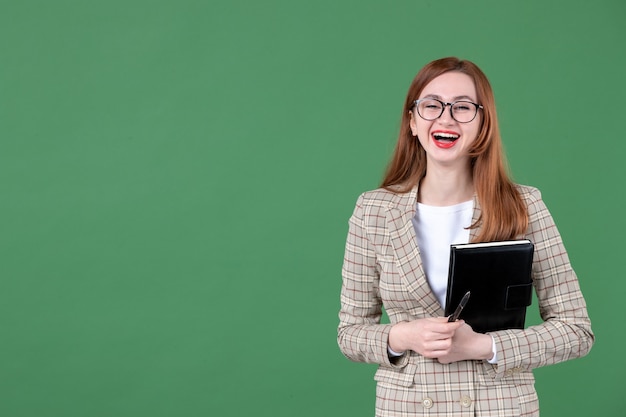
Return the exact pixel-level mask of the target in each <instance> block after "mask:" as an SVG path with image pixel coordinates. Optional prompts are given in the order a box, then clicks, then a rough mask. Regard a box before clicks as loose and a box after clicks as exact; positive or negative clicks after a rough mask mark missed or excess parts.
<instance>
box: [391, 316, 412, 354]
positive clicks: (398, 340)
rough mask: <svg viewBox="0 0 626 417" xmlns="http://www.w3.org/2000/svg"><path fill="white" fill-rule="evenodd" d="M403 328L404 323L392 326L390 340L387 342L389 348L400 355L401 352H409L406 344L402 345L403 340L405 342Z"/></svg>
mask: <svg viewBox="0 0 626 417" xmlns="http://www.w3.org/2000/svg"><path fill="white" fill-rule="evenodd" d="M402 327H403V322H400V323H396V324H394V325H393V326H391V330H390V331H389V338H388V340H387V346H388V347H389V349H391V350H392V351H393V352H398V353H400V352H404V351H406V350H407V349H406V347H405V346H404V344H403V343H402V340H403V337H402Z"/></svg>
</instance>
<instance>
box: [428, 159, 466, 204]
mask: <svg viewBox="0 0 626 417" xmlns="http://www.w3.org/2000/svg"><path fill="white" fill-rule="evenodd" d="M473 196H474V182H473V181H472V174H471V170H470V169H469V168H463V169H454V168H445V169H442V168H441V167H436V166H435V167H432V166H429V167H428V169H427V171H426V176H425V177H424V178H422V181H421V182H420V186H419V195H418V197H417V201H419V202H420V203H422V204H428V205H431V206H452V205H455V204H459V203H463V202H465V201H469V200H471V199H472V198H473Z"/></svg>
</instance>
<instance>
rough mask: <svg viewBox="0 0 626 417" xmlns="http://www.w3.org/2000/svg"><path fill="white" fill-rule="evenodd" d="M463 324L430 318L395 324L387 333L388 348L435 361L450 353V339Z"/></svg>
mask: <svg viewBox="0 0 626 417" xmlns="http://www.w3.org/2000/svg"><path fill="white" fill-rule="evenodd" d="M464 323H465V322H464V321H463V320H457V321H454V322H448V318H447V317H431V318H426V319H417V320H413V321H403V322H400V323H396V324H395V325H394V326H393V327H392V328H391V331H390V332H389V342H388V343H389V347H390V348H391V350H393V351H394V352H405V351H407V350H412V351H414V352H417V353H419V354H420V355H422V356H424V357H426V358H432V359H436V358H439V357H440V356H445V355H447V354H449V353H450V349H451V348H452V337H453V336H454V333H455V332H456V330H457V329H458V328H459V327H461V326H462V325H463V324H464Z"/></svg>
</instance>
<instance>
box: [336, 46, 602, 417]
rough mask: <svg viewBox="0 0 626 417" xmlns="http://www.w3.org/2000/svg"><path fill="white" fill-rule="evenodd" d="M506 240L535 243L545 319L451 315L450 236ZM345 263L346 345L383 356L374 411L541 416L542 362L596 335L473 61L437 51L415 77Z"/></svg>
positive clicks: (564, 356)
mask: <svg viewBox="0 0 626 417" xmlns="http://www.w3.org/2000/svg"><path fill="white" fill-rule="evenodd" d="M509 239H529V240H531V241H532V242H533V243H534V245H535V253H534V260H533V283H534V287H535V292H536V294H537V298H538V301H539V311H540V313H541V317H542V318H543V320H544V321H543V323H542V324H540V325H537V326H532V327H529V328H527V329H525V330H502V331H496V332H491V333H488V334H481V333H476V332H474V331H473V330H472V328H471V327H470V326H469V325H468V324H467V323H465V322H463V320H459V321H456V322H451V323H449V322H448V320H447V319H446V318H445V317H443V315H444V313H443V311H444V310H443V306H444V302H445V296H446V286H447V273H448V259H449V247H450V244H452V243H468V242H487V241H499V240H509ZM342 272H343V286H342V290H341V311H340V313H339V318H340V323H339V329H338V342H339V346H340V348H341V351H342V352H343V354H344V355H346V357H348V358H349V359H351V360H354V361H359V362H367V363H377V364H379V365H380V366H379V368H378V371H377V372H376V376H375V379H376V381H377V388H376V415H377V416H405V417H406V416H414V415H415V416H417V415H429V416H487V415H489V416H499V417H503V416H537V415H539V404H538V400H537V394H536V391H535V388H534V378H533V374H532V369H534V368H537V367H540V366H545V365H549V364H553V363H557V362H562V361H565V360H568V359H573V358H576V357H581V356H584V355H586V354H587V353H588V352H589V350H590V349H591V346H592V344H593V341H594V336H593V333H592V331H591V325H590V321H589V317H588V314H587V310H586V305H585V301H584V299H583V296H582V294H581V292H580V288H579V285H578V281H577V278H576V275H575V273H574V271H573V270H572V268H571V266H570V263H569V259H568V257H567V254H566V252H565V248H564V247H563V243H562V241H561V238H560V236H559V233H558V231H557V228H556V226H555V225H554V222H553V220H552V217H551V215H550V213H549V212H548V209H547V208H546V206H545V205H544V203H543V201H542V200H541V195H540V193H539V191H538V190H537V189H535V188H531V187H527V186H521V185H516V184H513V183H512V182H511V181H510V179H509V178H508V176H507V173H506V169H505V164H504V156H503V152H502V145H501V139H500V133H499V129H498V123H497V120H496V109H495V102H494V97H493V92H492V90H491V86H490V84H489V81H488V80H487V78H486V76H485V75H484V74H483V72H482V71H481V70H480V69H479V68H478V67H477V66H476V65H475V64H473V63H471V62H469V61H464V60H459V59H457V58H444V59H440V60H436V61H433V62H431V63H429V64H428V65H426V66H425V67H424V68H423V69H422V70H421V71H420V72H419V73H418V74H417V76H416V78H415V79H414V80H413V82H412V84H411V86H410V88H409V91H408V94H407V97H406V101H405V104H404V110H403V114H402V122H401V127H400V134H399V138H398V143H397V146H396V149H395V151H394V155H393V157H392V159H391V163H390V165H389V167H388V169H387V172H386V175H385V178H384V180H383V183H382V186H381V188H380V189H378V190H375V191H371V192H366V193H364V194H363V195H361V196H360V197H359V199H358V202H357V204H356V208H355V210H354V213H353V215H352V217H351V218H350V222H349V232H348V239H347V243H346V252H345V258H344V265H343V269H342ZM383 307H384V308H385V311H386V313H387V315H388V316H389V319H390V323H389V324H381V321H380V319H381V315H382V308H383Z"/></svg>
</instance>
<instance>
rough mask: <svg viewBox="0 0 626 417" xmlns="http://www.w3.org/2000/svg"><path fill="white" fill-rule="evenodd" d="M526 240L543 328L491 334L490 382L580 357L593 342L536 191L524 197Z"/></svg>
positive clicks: (552, 226) (562, 251)
mask: <svg viewBox="0 0 626 417" xmlns="http://www.w3.org/2000/svg"><path fill="white" fill-rule="evenodd" d="M528 214H529V229H528V233H527V236H526V237H527V238H528V239H530V240H531V241H532V242H534V244H535V257H534V260H533V284H534V286H535V292H536V294H537V299H538V302H539V312H540V315H541V318H542V319H543V323H542V324H540V325H537V326H531V327H529V328H527V329H525V330H505V331H498V332H493V333H491V335H492V336H493V337H494V340H495V342H496V345H497V351H498V364H497V365H496V366H495V371H496V372H495V378H500V377H502V376H503V375H510V374H511V373H516V372H522V371H527V370H531V369H534V368H538V367H540V366H545V365H550V364H555V363H558V362H563V361H566V360H569V359H574V358H578V357H581V356H584V355H586V354H587V353H588V352H589V350H590V349H591V346H592V345H593V343H594V335H593V332H592V330H591V322H590V320H589V316H588V314H587V307H586V304H585V300H584V298H583V295H582V293H581V291H580V286H579V283H578V279H577V277H576V274H575V272H574V270H573V269H572V266H571V265H570V261H569V258H568V256H567V252H566V251H565V247H564V246H563V242H562V240H561V236H560V234H559V232H558V230H557V228H556V225H555V224H554V220H553V219H552V216H551V215H550V212H549V211H548V209H547V207H546V206H545V204H544V202H543V200H542V199H541V194H540V193H539V191H538V190H536V189H532V190H531V192H530V196H529V197H528Z"/></svg>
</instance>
